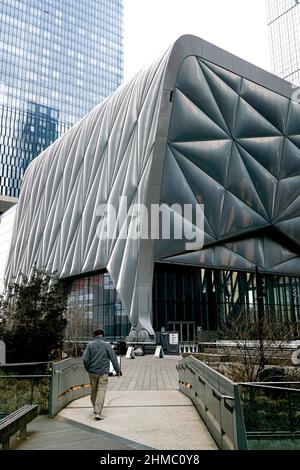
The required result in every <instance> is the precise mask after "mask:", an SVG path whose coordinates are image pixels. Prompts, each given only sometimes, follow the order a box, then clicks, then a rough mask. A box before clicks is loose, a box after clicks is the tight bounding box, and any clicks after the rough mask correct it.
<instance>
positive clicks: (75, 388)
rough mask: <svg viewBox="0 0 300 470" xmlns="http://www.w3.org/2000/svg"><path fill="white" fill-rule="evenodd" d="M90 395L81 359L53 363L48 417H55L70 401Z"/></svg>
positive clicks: (86, 374)
mask: <svg viewBox="0 0 300 470" xmlns="http://www.w3.org/2000/svg"><path fill="white" fill-rule="evenodd" d="M89 394H90V380H89V375H88V373H87V372H86V370H85V368H84V366H83V362H82V359H81V358H69V359H65V360H64V361H60V362H56V363H53V366H52V376H51V388H50V402H49V415H50V416H55V415H56V414H57V413H58V412H59V411H60V410H61V409H62V408H64V407H65V406H67V405H68V404H69V403H71V401H73V400H76V399H77V398H81V397H84V396H86V395H89Z"/></svg>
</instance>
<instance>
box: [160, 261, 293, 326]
mask: <svg viewBox="0 0 300 470" xmlns="http://www.w3.org/2000/svg"><path fill="white" fill-rule="evenodd" d="M260 279H261V282H262V288H263V304H264V306H263V311H264V315H265V317H266V318H267V319H268V320H270V321H276V322H278V323H285V324H288V323H297V322H299V321H300V278H299V277H289V276H280V275H278V276H277V275H272V274H262V275H260ZM240 314H245V315H247V316H248V318H250V319H253V320H254V319H256V320H257V319H258V308H257V288H256V275H255V273H247V272H237V271H230V270H217V269H209V268H196V267H188V266H175V265H168V264H156V265H155V270H154V284H153V323H154V329H155V330H156V331H160V330H161V328H162V327H165V328H166V329H170V326H172V325H174V324H176V323H177V324H179V323H182V324H188V323H190V322H194V324H195V327H200V326H201V327H202V329H203V330H210V331H216V330H220V329H222V326H224V324H225V323H226V320H227V319H228V318H229V317H232V316H239V315H240Z"/></svg>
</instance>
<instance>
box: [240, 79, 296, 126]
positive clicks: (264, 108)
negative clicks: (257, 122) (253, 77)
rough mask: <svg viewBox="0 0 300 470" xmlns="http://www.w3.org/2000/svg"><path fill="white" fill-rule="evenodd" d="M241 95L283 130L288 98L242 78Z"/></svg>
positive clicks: (286, 115) (287, 109)
mask: <svg viewBox="0 0 300 470" xmlns="http://www.w3.org/2000/svg"><path fill="white" fill-rule="evenodd" d="M241 96H242V97H243V98H244V100H245V101H247V103H249V104H250V106H252V108H254V109H256V111H257V112H258V113H260V114H261V115H262V116H264V117H265V118H266V119H267V120H268V121H269V122H270V123H271V124H272V125H273V126H275V127H276V129H279V131H280V132H284V131H285V127H286V121H287V117H288V111H289V99H288V98H286V97H285V96H282V95H280V94H279V93H275V92H273V91H271V90H268V89H267V88H265V87H262V86H260V85H258V84H257V83H254V82H251V81H250V80H246V79H245V78H244V79H243V84H242V89H241Z"/></svg>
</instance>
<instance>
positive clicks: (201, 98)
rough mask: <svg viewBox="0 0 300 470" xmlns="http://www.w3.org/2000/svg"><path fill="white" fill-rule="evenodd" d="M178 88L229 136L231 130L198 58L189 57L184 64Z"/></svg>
mask: <svg viewBox="0 0 300 470" xmlns="http://www.w3.org/2000/svg"><path fill="white" fill-rule="evenodd" d="M176 87H177V88H178V89H179V90H180V91H181V92H182V93H183V94H184V95H185V96H187V98H188V99H189V100H191V101H192V102H193V103H194V104H195V105H196V106H197V107H198V108H199V109H201V110H202V111H203V112H204V113H205V114H206V115H207V116H209V117H210V119H212V120H213V121H214V122H215V123H216V124H217V125H218V126H219V127H220V128H221V129H223V131H225V132H226V133H228V134H229V129H228V127H227V125H226V123H225V121H224V118H223V116H222V113H221V111H220V109H219V107H218V105H217V103H216V100H215V97H214V96H213V94H212V92H211V89H210V88H209V86H208V84H207V82H206V79H205V77H204V75H203V72H202V69H201V67H200V65H199V62H198V60H197V59H196V57H188V58H187V59H186V60H185V61H184V62H183V64H182V66H181V68H180V72H179V74H178V78H177V83H176Z"/></svg>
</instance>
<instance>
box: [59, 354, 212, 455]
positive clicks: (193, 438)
mask: <svg viewBox="0 0 300 470" xmlns="http://www.w3.org/2000/svg"><path fill="white" fill-rule="evenodd" d="M179 359H181V357H174V356H170V357H166V356H165V358H164V359H156V358H154V357H153V356H144V357H137V358H135V359H123V360H122V370H123V374H124V375H123V376H122V377H120V378H118V377H113V378H110V379H109V386H108V391H107V394H106V399H105V404H104V416H105V419H104V420H103V421H95V419H94V415H93V409H92V405H91V402H90V398H89V397H85V398H81V399H79V400H76V401H74V402H73V403H71V404H70V405H69V406H68V407H67V408H65V409H64V410H62V411H61V412H60V413H59V416H61V417H64V418H67V419H69V420H71V421H74V422H79V423H82V424H84V425H86V426H90V427H92V428H94V429H101V430H102V431H105V432H109V433H111V434H113V435H115V436H119V437H123V438H126V439H129V440H130V441H134V442H137V443H139V444H141V445H144V446H149V447H152V448H155V449H160V450H163V449H190V450H204V449H217V446H216V444H215V442H214V440H213V439H212V437H211V435H210V433H209V432H208V430H207V429H206V426H205V425H204V423H203V422H202V420H201V419H200V417H199V415H198V413H197V411H196V409H195V407H194V405H193V404H192V402H191V400H190V399H189V398H187V397H186V396H185V395H183V394H182V393H181V392H179V390H178V372H177V369H176V365H177V364H178V360H179Z"/></svg>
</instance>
